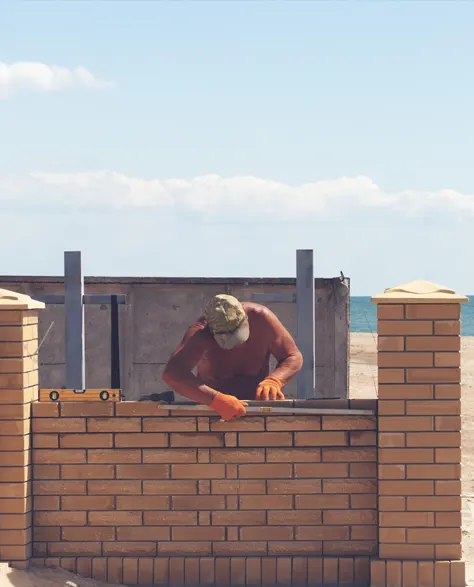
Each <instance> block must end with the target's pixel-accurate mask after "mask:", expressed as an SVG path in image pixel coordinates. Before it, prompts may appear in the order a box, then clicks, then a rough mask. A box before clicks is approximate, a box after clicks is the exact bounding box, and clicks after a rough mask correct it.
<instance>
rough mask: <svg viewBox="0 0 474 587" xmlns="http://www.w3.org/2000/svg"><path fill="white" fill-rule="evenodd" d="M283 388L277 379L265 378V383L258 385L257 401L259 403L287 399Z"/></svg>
mask: <svg viewBox="0 0 474 587" xmlns="http://www.w3.org/2000/svg"><path fill="white" fill-rule="evenodd" d="M282 387H283V385H282V383H281V381H280V380H279V379H277V378H276V377H265V379H264V380H263V381H261V382H260V383H259V384H258V387H257V394H256V397H255V399H256V400H259V401H265V402H266V401H268V400H277V399H285V396H284V395H283V392H282V391H281V388H282Z"/></svg>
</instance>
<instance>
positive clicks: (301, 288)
mask: <svg viewBox="0 0 474 587" xmlns="http://www.w3.org/2000/svg"><path fill="white" fill-rule="evenodd" d="M296 312H297V329H296V342H297V344H298V348H299V349H300V351H301V353H302V354H303V361H304V364H303V367H302V369H301V371H300V372H299V373H298V378H297V386H298V392H297V393H298V398H299V399H305V398H311V397H314V342H315V341H314V269H313V251H312V249H299V250H298V251H296Z"/></svg>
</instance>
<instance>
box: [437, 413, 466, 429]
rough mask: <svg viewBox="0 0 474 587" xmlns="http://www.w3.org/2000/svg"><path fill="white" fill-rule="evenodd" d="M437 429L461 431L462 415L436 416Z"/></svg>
mask: <svg viewBox="0 0 474 587" xmlns="http://www.w3.org/2000/svg"><path fill="white" fill-rule="evenodd" d="M435 430H443V431H450V432H452V431H460V430H461V416H436V417H435Z"/></svg>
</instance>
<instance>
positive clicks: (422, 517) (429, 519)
mask: <svg viewBox="0 0 474 587" xmlns="http://www.w3.org/2000/svg"><path fill="white" fill-rule="evenodd" d="M379 525H380V526H381V527H394V528H400V527H403V528H409V527H414V528H430V527H433V526H434V525H435V518H434V513H433V512H380V514H379Z"/></svg>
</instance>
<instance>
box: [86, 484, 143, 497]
mask: <svg viewBox="0 0 474 587" xmlns="http://www.w3.org/2000/svg"><path fill="white" fill-rule="evenodd" d="M87 493H88V494H89V495H125V494H129V495H130V494H133V495H141V493H142V490H141V481H123V480H121V481H88V482H87Z"/></svg>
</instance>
